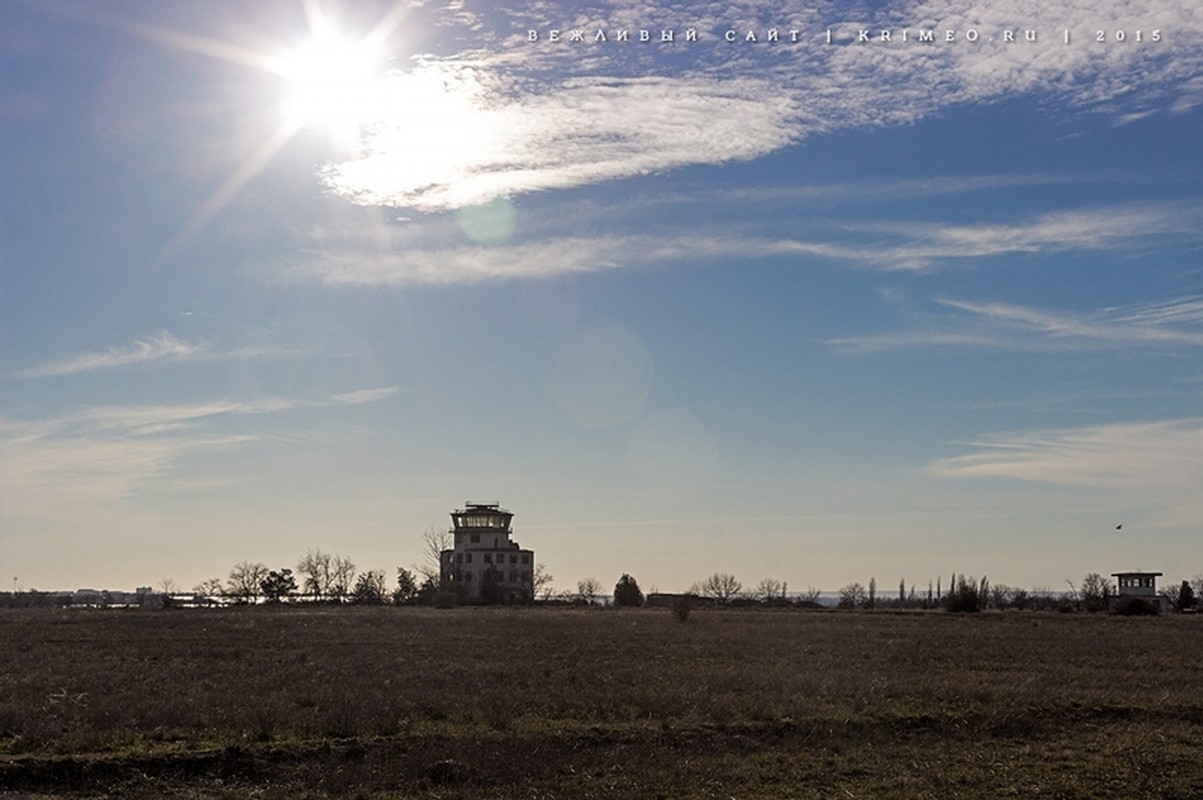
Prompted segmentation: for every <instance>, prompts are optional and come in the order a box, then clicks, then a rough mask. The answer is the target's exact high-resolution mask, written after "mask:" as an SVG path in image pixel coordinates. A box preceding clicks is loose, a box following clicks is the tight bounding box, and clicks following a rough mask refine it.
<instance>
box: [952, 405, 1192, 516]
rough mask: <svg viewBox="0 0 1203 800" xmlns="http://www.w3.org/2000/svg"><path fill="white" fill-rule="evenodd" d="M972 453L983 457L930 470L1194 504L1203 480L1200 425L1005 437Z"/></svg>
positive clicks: (1170, 423)
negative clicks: (1184, 499) (1189, 500)
mask: <svg viewBox="0 0 1203 800" xmlns="http://www.w3.org/2000/svg"><path fill="white" fill-rule="evenodd" d="M966 446H968V447H970V448H973V449H974V451H975V452H972V453H968V454H966V455H961V456H953V457H951V458H945V459H941V460H938V461H936V462H934V463H932V464H931V465H930V466H929V471H930V472H931V473H933V474H935V475H938V476H940V477H944V478H955V479H966V478H1007V479H1013V480H1021V481H1036V482H1041V483H1050V484H1057V485H1062V486H1075V487H1089V488H1095V489H1106V490H1122V491H1124V492H1135V493H1138V494H1140V493H1145V494H1149V493H1152V494H1155V495H1157V496H1162V495H1165V494H1170V495H1174V496H1185V495H1183V493H1185V494H1186V495H1189V496H1190V497H1194V495H1195V493H1196V492H1197V488H1198V486H1199V485H1200V482H1201V481H1203V419H1199V418H1185V419H1171V420H1160V421H1152V422H1146V421H1141V422H1123V423H1113V424H1108V425H1098V426H1093V427H1083V428H1065V429H1059V430H1046V431H1031V432H1018V433H999V434H992V435H989V436H985V437H983V438H981V439H978V440H976V441H973V442H969V443H967V445H966Z"/></svg>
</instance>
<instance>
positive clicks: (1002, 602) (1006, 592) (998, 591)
mask: <svg viewBox="0 0 1203 800" xmlns="http://www.w3.org/2000/svg"><path fill="white" fill-rule="evenodd" d="M1012 596H1013V594H1012V591H1011V587H1010V586H1007V585H1006V584H1005V583H996V584H994V585H993V586H991V587H990V603H991V605H993V606H994V607H995V608H1006V607H1007V606H1008V605H1010V604H1011V598H1012Z"/></svg>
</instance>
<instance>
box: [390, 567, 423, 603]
mask: <svg viewBox="0 0 1203 800" xmlns="http://www.w3.org/2000/svg"><path fill="white" fill-rule="evenodd" d="M417 595H418V579H417V577H416V576H415V575H414V574H413V573H412V572H410V571H409V570H407V569H406V568H405V567H397V588H396V589H393V603H394V604H396V605H405V604H407V603H412V602H413V601H414V599H415V598H416V597H417Z"/></svg>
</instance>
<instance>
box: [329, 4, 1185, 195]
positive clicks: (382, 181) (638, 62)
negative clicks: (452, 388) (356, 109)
mask: <svg viewBox="0 0 1203 800" xmlns="http://www.w3.org/2000/svg"><path fill="white" fill-rule="evenodd" d="M470 5H473V6H474V5H476V4H470ZM1196 6H1197V4H1195V3H1193V2H1186V1H1185V0H1156V1H1154V0H1144V1H1143V2H1141V1H1140V0H1136V1H1135V2H1120V0H1112V2H1106V0H1102V1H1101V2H1093V3H1080V2H1060V3H1058V2H1053V3H1036V2H1030V1H1029V0H1010V1H1009V2H990V3H985V2H964V1H963V0H937V1H933V2H915V3H891V4H888V5H885V6H878V8H877V9H876V10H875V11H873V12H864V11H858V12H852V15H850V14H849V12H848V11H847V10H845V9H843V8H841V7H840V6H839V5H836V4H828V5H825V6H820V7H816V6H814V5H810V4H802V3H798V2H786V3H774V4H763V3H756V2H745V3H735V4H730V5H729V4H722V5H720V4H697V5H692V6H690V7H689V8H682V7H680V6H676V5H669V4H664V3H650V2H648V3H608V4H605V5H604V6H601V7H598V8H594V9H589V10H584V11H582V10H581V9H580V7H579V6H576V5H572V4H566V3H540V4H537V5H531V4H526V5H525V6H524V7H522V8H514V9H509V10H501V11H500V12H498V13H499V14H503V15H507V16H508V20H507V21H508V24H509V27H508V28H503V29H498V30H494V31H492V32H491V33H490V32H488V31H487V28H486V27H483V25H482V23H483V20H484V19H485V18H486V16H487V15H486V14H485V13H483V12H482V13H479V14H477V13H476V12H474V11H473V10H472V9H471V8H468V9H463V10H459V11H458V12H457V13H462V14H466V15H467V18H470V19H472V20H473V21H474V23H475V24H476V27H477V29H478V30H480V31H481V32H482V33H483V34H485V35H483V37H482V46H481V47H480V48H479V49H477V50H472V51H468V52H464V51H462V50H455V49H454V47H455V46H457V45H458V44H459V43H460V42H462V40H453V42H454V43H453V44H451V45H448V46H447V47H446V48H445V50H444V53H443V55H442V56H441V58H440V57H436V56H427V57H424V60H423V62H422V63H420V64H419V65H418V66H416V67H415V68H414V69H412V70H409V71H401V72H398V73H396V74H395V75H394V76H392V78H391V79H390V80H389V82H388V83H387V84H386V86H385V87H384V91H385V94H386V95H387V96H388V97H390V98H391V99H390V100H389V102H387V103H384V104H382V105H383V107H386V108H388V109H389V112H388V113H387V114H385V115H384V117H383V118H382V119H380V120H378V124H377V125H376V126H375V127H374V129H373V131H372V133H371V134H370V135H369V137H368V138H367V140H366V141H365V149H364V153H363V155H362V156H361V157H359V158H356V159H351V160H348V161H345V162H343V163H338V164H331V165H329V167H328V168H327V170H326V173H325V179H326V181H327V183H328V185H329V186H330V187H331V188H332V189H333V190H334V191H336V192H337V193H339V194H341V195H343V196H345V197H348V198H350V199H353V200H355V201H356V202H360V203H364V204H373V205H377V204H378V205H390V206H403V207H409V208H416V209H421V210H439V209H446V208H454V207H461V206H463V205H468V204H473V203H479V202H482V201H485V200H488V199H490V198H492V197H496V196H513V195H516V194H520V193H524V192H531V191H540V190H546V189H555V188H564V187H572V186H580V185H585V184H590V183H596V182H599V181H605V180H611V179H615V178H622V177H627V176H632V175H639V174H643V173H647V172H660V171H666V170H671V169H675V168H677V167H680V166H683V165H688V164H707V163H723V162H727V161H731V160H737V159H748V158H754V157H757V156H761V155H764V154H766V153H769V152H772V151H774V150H778V149H781V148H783V147H787V146H789V145H791V144H794V143H796V142H799V141H801V140H803V139H805V138H806V137H808V136H811V135H814V134H816V133H821V132H828V131H832V130H838V129H846V128H854V127H864V126H876V125H894V124H906V123H911V122H915V121H917V120H920V119H922V118H924V117H927V116H930V115H932V114H935V113H938V112H939V111H940V110H942V109H945V108H949V107H956V106H964V105H968V104H974V103H990V102H995V101H998V100H1001V99H1005V98H1013V97H1020V96H1030V97H1035V98H1038V99H1039V100H1041V101H1044V102H1046V103H1047V104H1048V105H1049V107H1050V108H1052V107H1055V106H1056V105H1058V104H1071V105H1076V106H1089V107H1091V108H1092V109H1095V110H1098V111H1100V112H1104V113H1109V114H1111V115H1113V116H1114V117H1115V118H1117V119H1121V120H1122V119H1131V118H1132V117H1133V115H1143V114H1147V113H1149V112H1150V111H1158V110H1160V111H1164V112H1175V113H1180V112H1181V111H1183V110H1186V109H1189V108H1192V107H1194V105H1196V104H1197V103H1198V98H1199V97H1200V90H1199V85H1200V84H1199V82H1198V75H1199V74H1200V72H1203V47H1201V46H1200V40H1201V38H1203V18H1201V15H1200V13H1199V10H1198V8H1197V7H1196ZM491 18H492V19H497V18H498V14H494V15H493V16H492V17H491ZM503 24H504V23H503ZM553 27H554V28H561V29H563V30H565V31H567V30H571V29H573V28H580V29H581V30H583V31H584V32H586V34H587V35H588V36H589V37H592V35H593V34H594V33H596V31H597V30H599V29H602V30H608V31H611V32H615V31H618V30H621V29H627V30H629V31H632V32H633V33H635V34H636V35H637V33H638V30H639V29H641V28H648V29H651V30H652V31H653V33H654V34H655V35H656V36H658V35H659V32H660V30H661V29H664V28H674V29H677V32H678V34H681V35H683V33H684V30H685V29H686V28H689V27H696V28H697V29H698V30H699V32H700V37H701V38H700V41H698V42H694V43H684V42H680V41H678V42H675V43H673V44H660V43H654V44H648V45H639V44H637V43H627V44H620V43H616V42H609V43H604V44H598V43H595V42H582V43H577V44H569V43H566V42H558V43H553V42H548V41H546V40H545V38H546V32H547V31H548V30H549V29H550V28H553ZM771 27H777V28H780V29H782V30H786V31H788V29H790V28H798V29H800V30H802V31H803V32H804V34H806V38H804V40H803V42H800V43H798V44H790V43H777V44H773V45H770V44H767V43H765V42H759V43H755V44H753V43H747V42H743V41H742V36H743V34H744V32H745V31H747V30H755V31H758V32H759V34H760V35H761V36H762V37H763V35H764V34H765V33H766V32H767V30H768V29H769V28H771ZM528 28H534V29H538V30H540V31H542V32H543V37H544V38H543V39H542V40H541V41H539V42H534V43H532V42H529V41H527V38H526V31H527V29H528ZM728 28H730V29H734V30H737V31H738V32H739V36H740V38H741V41H740V42H737V43H729V42H726V41H724V40H723V38H722V35H723V32H724V31H725V30H727V29H728ZM827 28H830V29H832V30H833V31H834V32H835V34H836V36H837V39H838V40H839V41H840V42H841V44H836V45H824V44H822V41H821V37H822V32H823V31H824V30H825V29H827ZM862 28H865V29H869V30H871V31H872V32H873V35H874V36H875V37H876V36H877V35H878V34H879V32H880V31H881V30H883V29H889V30H891V31H900V30H902V29H904V28H905V29H908V30H910V31H911V33H912V36H915V35H917V33H918V31H919V30H921V29H927V30H932V31H936V32H938V33H939V36H940V38H942V37H943V34H944V31H946V30H953V31H956V32H957V33H958V39H959V40H958V41H956V42H954V43H944V42H935V43H929V44H922V43H919V42H917V41H914V40H913V39H912V41H911V42H908V43H902V42H898V41H895V42H892V43H883V42H871V43H864V44H855V43H850V41H851V40H853V39H855V37H856V35H857V32H858V31H859V29H862ZM1026 29H1034V30H1036V31H1037V32H1038V38H1037V41H1036V42H1035V43H1031V42H1025V41H1022V31H1024V30H1026ZM1067 29H1068V30H1070V31H1071V37H1072V39H1073V43H1072V44H1070V45H1066V44H1065V43H1064V42H1063V41H1062V38H1061V37H1062V36H1063V31H1065V30H1067ZM1154 29H1157V30H1160V32H1161V33H1160V37H1161V41H1158V42H1153V41H1152V31H1153V30H1154ZM969 30H974V31H976V32H977V33H978V35H979V36H980V39H979V41H976V42H968V41H965V40H964V35H965V33H966V32H967V31H969ZM1008 30H1009V31H1018V32H1020V41H1018V42H1014V43H1008V42H1006V41H1005V40H1004V32H1005V31H1008ZM1096 30H1103V31H1105V33H1106V34H1107V36H1108V37H1110V38H1112V39H1114V36H1115V33H1116V32H1117V31H1121V30H1122V31H1124V32H1125V34H1126V36H1127V37H1129V39H1128V41H1125V42H1123V43H1118V42H1115V41H1111V42H1108V43H1097V42H1093V41H1092V38H1093V34H1094V32H1095V31H1096ZM1137 30H1140V31H1142V37H1143V39H1144V41H1141V42H1136V41H1134V37H1135V32H1136V31H1137Z"/></svg>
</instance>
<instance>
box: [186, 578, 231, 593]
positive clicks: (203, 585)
mask: <svg viewBox="0 0 1203 800" xmlns="http://www.w3.org/2000/svg"><path fill="white" fill-rule="evenodd" d="M192 591H193V593H195V594H199V595H200V596H201V597H209V598H212V597H221V596H222V595H223V594H225V589H224V588H222V585H221V578H209V579H208V580H203V581H201V582H200V583H198V584H197V585H196V586H194V587H192Z"/></svg>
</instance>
